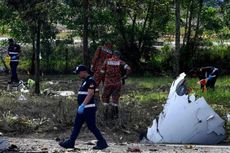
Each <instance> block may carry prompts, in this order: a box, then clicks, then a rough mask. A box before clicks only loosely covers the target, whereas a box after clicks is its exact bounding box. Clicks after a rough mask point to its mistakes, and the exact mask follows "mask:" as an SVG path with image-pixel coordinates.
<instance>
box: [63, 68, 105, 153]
mask: <svg viewBox="0 0 230 153" xmlns="http://www.w3.org/2000/svg"><path fill="white" fill-rule="evenodd" d="M74 73H76V74H78V75H79V77H80V78H81V79H83V81H82V84H81V87H80V89H79V91H78V96H77V101H78V105H79V107H78V108H77V110H76V118H75V122H74V127H73V130H72V133H71V135H70V137H69V139H67V140H65V141H62V142H60V143H59V145H60V146H61V147H63V148H74V145H75V140H76V139H77V137H78V134H79V132H80V129H81V127H82V125H83V124H84V122H86V124H87V126H88V128H89V130H90V131H91V132H92V133H93V134H94V135H95V137H96V138H97V140H98V141H97V144H96V146H94V147H93V149H97V150H102V149H105V148H107V147H108V144H107V142H106V140H105V139H104V138H103V136H102V134H101V132H100V131H99V129H98V128H97V126H96V109H97V108H96V104H95V101H94V93H95V88H96V83H95V81H94V79H93V77H91V76H90V74H89V69H88V67H86V66H85V65H79V66H77V67H76V69H75V71H74Z"/></svg>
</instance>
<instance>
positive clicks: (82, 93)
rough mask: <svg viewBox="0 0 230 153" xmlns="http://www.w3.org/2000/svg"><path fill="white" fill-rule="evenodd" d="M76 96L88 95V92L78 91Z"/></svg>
mask: <svg viewBox="0 0 230 153" xmlns="http://www.w3.org/2000/svg"><path fill="white" fill-rule="evenodd" d="M78 94H79V95H88V92H87V91H78Z"/></svg>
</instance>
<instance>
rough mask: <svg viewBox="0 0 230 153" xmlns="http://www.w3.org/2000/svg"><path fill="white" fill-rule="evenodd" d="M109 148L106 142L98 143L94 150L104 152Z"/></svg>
mask: <svg viewBox="0 0 230 153" xmlns="http://www.w3.org/2000/svg"><path fill="white" fill-rule="evenodd" d="M107 147H108V144H107V142H106V141H98V142H97V145H96V146H94V147H93V149H94V150H102V149H105V148H107Z"/></svg>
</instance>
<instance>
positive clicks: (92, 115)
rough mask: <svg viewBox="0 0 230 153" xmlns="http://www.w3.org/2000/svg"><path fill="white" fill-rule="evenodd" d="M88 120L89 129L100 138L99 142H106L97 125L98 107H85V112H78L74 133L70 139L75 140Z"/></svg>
mask: <svg viewBox="0 0 230 153" xmlns="http://www.w3.org/2000/svg"><path fill="white" fill-rule="evenodd" d="M84 122H86V124H87V126H88V128H89V130H90V131H91V132H92V133H93V134H94V135H95V137H96V138H97V140H98V143H105V142H106V141H105V139H104V138H103V136H102V135H101V132H100V131H99V129H98V128H97V126H96V107H90V108H85V110H84V112H83V114H79V113H77V116H76V118H75V122H74V127H73V131H72V134H71V136H70V140H71V141H72V142H75V140H76V139H77V137H78V134H79V133H80V130H81V127H82V125H83V124H84Z"/></svg>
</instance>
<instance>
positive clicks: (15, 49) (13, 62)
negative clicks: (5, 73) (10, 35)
mask: <svg viewBox="0 0 230 153" xmlns="http://www.w3.org/2000/svg"><path fill="white" fill-rule="evenodd" d="M8 42H9V47H8V55H9V56H10V68H11V81H10V82H9V83H13V82H16V83H18V82H19V80H18V75H17V67H18V63H19V55H20V52H21V47H20V46H19V45H18V44H16V43H15V42H14V40H13V39H9V40H8Z"/></svg>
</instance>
